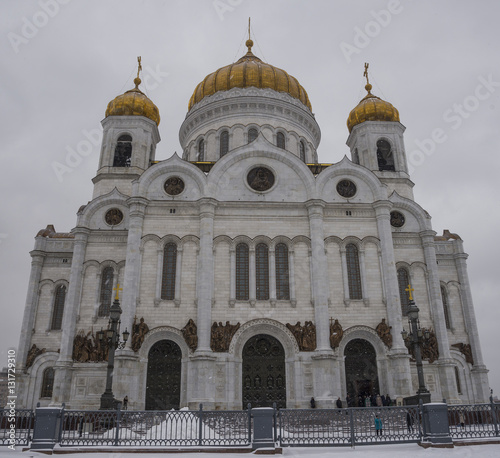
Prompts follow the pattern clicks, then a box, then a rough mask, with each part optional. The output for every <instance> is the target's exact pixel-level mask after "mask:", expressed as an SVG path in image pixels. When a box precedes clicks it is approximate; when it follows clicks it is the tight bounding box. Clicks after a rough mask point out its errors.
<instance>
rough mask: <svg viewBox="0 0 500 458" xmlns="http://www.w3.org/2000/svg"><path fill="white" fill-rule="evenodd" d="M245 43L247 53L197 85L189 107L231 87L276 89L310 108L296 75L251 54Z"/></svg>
mask: <svg viewBox="0 0 500 458" xmlns="http://www.w3.org/2000/svg"><path fill="white" fill-rule="evenodd" d="M246 46H247V47H248V52H247V53H246V54H245V55H244V56H243V57H242V58H241V59H240V60H238V61H237V62H236V63H234V64H231V65H227V66H225V67H222V68H219V70H217V71H215V72H213V73H210V75H208V76H207V77H206V78H205V79H204V80H203V81H202V82H201V83H200V84H198V86H196V89H195V90H194V92H193V95H192V96H191V99H190V100H189V107H188V109H189V110H191V108H192V107H193V105H194V104H196V103H198V102H199V101H200V100H202V99H203V98H204V97H207V96H209V95H213V94H215V93H216V92H219V91H228V90H229V89H232V88H234V87H241V88H244V87H257V88H259V89H265V88H269V89H274V90H275V91H277V92H286V93H287V94H290V95H291V96H292V97H295V98H296V99H298V100H300V101H301V102H302V103H303V104H304V105H305V106H307V108H309V110H312V109H311V102H309V97H308V96H307V92H306V90H305V89H304V88H303V87H302V86H301V85H300V84H299V82H298V81H297V78H294V77H293V76H291V75H289V74H288V73H287V72H285V70H281V69H280V68H277V67H273V66H272V65H270V64H266V63H265V62H262V61H261V60H260V59H259V58H258V57H256V56H254V55H253V53H252V46H253V41H252V40H247V42H246Z"/></svg>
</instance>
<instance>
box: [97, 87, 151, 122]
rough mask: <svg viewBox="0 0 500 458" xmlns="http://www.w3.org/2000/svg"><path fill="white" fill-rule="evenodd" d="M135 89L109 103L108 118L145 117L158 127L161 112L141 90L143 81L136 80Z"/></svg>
mask: <svg viewBox="0 0 500 458" xmlns="http://www.w3.org/2000/svg"><path fill="white" fill-rule="evenodd" d="M134 84H135V88H134V89H131V90H130V91H127V92H125V94H122V95H119V96H118V97H115V98H114V99H113V100H112V101H111V102H109V103H108V108H106V115H105V117H106V118H107V117H108V116H145V117H146V118H149V119H151V120H152V121H154V122H155V123H156V125H157V126H158V125H159V124H160V112H159V111H158V107H157V106H156V105H155V104H154V103H153V102H152V101H151V100H150V99H149V98H148V97H146V95H145V94H144V93H143V92H142V91H141V90H140V89H139V84H141V79H140V78H139V77H137V78H135V79H134Z"/></svg>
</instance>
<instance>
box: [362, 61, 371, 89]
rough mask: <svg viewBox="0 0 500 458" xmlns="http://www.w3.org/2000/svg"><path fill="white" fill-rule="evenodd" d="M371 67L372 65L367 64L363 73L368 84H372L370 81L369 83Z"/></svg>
mask: <svg viewBox="0 0 500 458" xmlns="http://www.w3.org/2000/svg"><path fill="white" fill-rule="evenodd" d="M369 66H370V64H368V63H366V62H365V72H364V73H363V76H365V77H366V84H370V81H368V67H369Z"/></svg>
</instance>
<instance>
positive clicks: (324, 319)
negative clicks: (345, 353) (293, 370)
mask: <svg viewBox="0 0 500 458" xmlns="http://www.w3.org/2000/svg"><path fill="white" fill-rule="evenodd" d="M306 205H307V210H308V213H309V228H310V235H311V253H312V256H311V283H312V284H311V290H312V292H313V294H312V296H313V298H314V321H315V324H316V351H315V352H314V354H313V355H311V359H312V361H313V368H314V375H313V381H314V398H315V399H316V401H317V405H318V407H319V408H330V407H333V402H334V400H333V393H334V392H338V393H340V386H335V383H334V380H335V377H334V375H335V374H334V373H333V367H334V361H333V350H332V349H331V347H330V323H329V319H328V315H329V310H328V262H327V259H326V252H325V236H324V229H323V208H324V206H325V203H324V202H322V201H318V200H313V201H309V202H307V204H306Z"/></svg>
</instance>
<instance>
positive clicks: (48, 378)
mask: <svg viewBox="0 0 500 458" xmlns="http://www.w3.org/2000/svg"><path fill="white" fill-rule="evenodd" d="M53 389H54V368H53V367H48V368H47V369H45V370H44V371H43V376H42V389H41V390H40V397H41V398H51V397H52V390H53Z"/></svg>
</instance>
